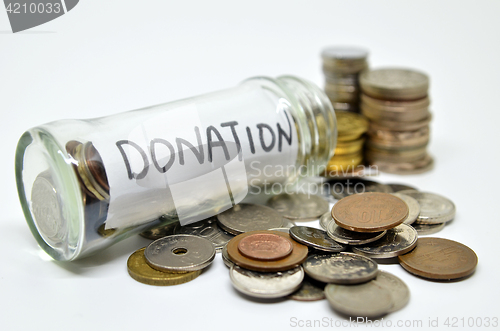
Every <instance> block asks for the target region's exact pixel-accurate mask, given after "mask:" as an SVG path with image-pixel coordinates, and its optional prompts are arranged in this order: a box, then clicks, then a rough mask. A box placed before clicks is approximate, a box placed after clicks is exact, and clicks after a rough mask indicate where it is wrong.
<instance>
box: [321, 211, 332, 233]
mask: <svg viewBox="0 0 500 331" xmlns="http://www.w3.org/2000/svg"><path fill="white" fill-rule="evenodd" d="M330 222H333V217H332V213H331V212H326V213H324V214H323V215H321V217H320V218H319V226H321V227H322V228H323V230H325V231H326V230H327V229H328V224H330Z"/></svg>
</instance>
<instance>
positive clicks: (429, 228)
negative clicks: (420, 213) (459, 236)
mask: <svg viewBox="0 0 500 331" xmlns="http://www.w3.org/2000/svg"><path fill="white" fill-rule="evenodd" d="M445 225H446V223H437V224H420V223H418V222H414V223H413V224H412V225H411V226H412V227H413V228H414V229H415V230H417V233H418V235H419V236H428V235H430V234H434V233H437V232H439V231H441V230H442V229H443V228H444V226H445Z"/></svg>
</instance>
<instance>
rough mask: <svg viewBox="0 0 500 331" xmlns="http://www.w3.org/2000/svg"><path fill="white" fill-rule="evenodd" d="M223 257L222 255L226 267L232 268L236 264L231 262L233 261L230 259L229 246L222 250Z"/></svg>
mask: <svg viewBox="0 0 500 331" xmlns="http://www.w3.org/2000/svg"><path fill="white" fill-rule="evenodd" d="M221 255H222V261H223V262H224V264H225V265H226V267H228V268H231V267H232V266H233V265H234V262H233V261H231V259H230V258H229V254H228V253H227V245H224V247H223V248H222V254H221Z"/></svg>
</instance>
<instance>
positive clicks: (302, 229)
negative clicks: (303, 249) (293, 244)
mask: <svg viewBox="0 0 500 331" xmlns="http://www.w3.org/2000/svg"><path fill="white" fill-rule="evenodd" d="M290 237H292V239H294V240H295V241H298V242H299V243H301V244H304V245H306V246H309V247H311V248H314V249H317V250H320V251H326V252H332V253H338V252H342V251H345V250H347V245H342V244H340V243H338V242H336V241H335V240H333V239H332V238H330V237H329V236H328V234H327V233H326V232H325V231H323V230H320V229H316V228H311V227H308V226H294V227H293V228H291V229H290Z"/></svg>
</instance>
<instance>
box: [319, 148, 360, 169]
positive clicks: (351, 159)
mask: <svg viewBox="0 0 500 331" xmlns="http://www.w3.org/2000/svg"><path fill="white" fill-rule="evenodd" d="M362 162H363V154H361V153H354V154H348V155H334V156H333V157H332V158H331V159H330V161H328V165H327V166H326V171H327V172H331V171H342V170H345V171H347V170H348V169H350V170H352V169H354V168H355V167H357V166H358V165H360V164H361V163H362Z"/></svg>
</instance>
